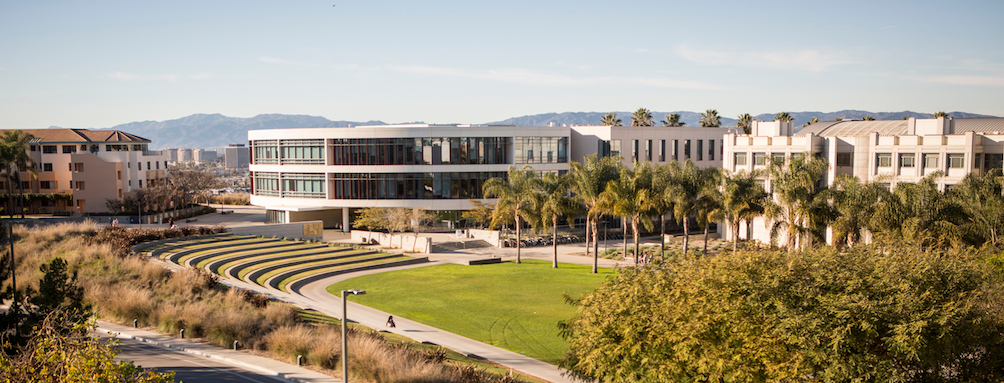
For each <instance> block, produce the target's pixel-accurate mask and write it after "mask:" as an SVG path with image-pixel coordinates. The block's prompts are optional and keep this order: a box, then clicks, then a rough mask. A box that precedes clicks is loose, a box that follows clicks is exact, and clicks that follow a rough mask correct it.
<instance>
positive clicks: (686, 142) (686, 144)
mask: <svg viewBox="0 0 1004 383" xmlns="http://www.w3.org/2000/svg"><path fill="white" fill-rule="evenodd" d="M683 157H684V158H686V159H688V160H689V159H690V140H684V141H683Z"/></svg>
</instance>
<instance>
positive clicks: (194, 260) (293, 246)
mask: <svg viewBox="0 0 1004 383" xmlns="http://www.w3.org/2000/svg"><path fill="white" fill-rule="evenodd" d="M305 247H306V246H305V245H304V244H303V243H297V242H291V243H284V244H281V245H276V246H271V247H266V248H265V249H266V250H264V252H260V251H257V250H259V249H258V248H255V249H247V250H246V249H238V250H236V251H233V252H229V253H228V252H226V251H224V250H225V249H222V250H218V251H212V252H209V253H207V254H199V255H196V256H194V257H191V258H188V259H187V260H185V261H184V263H185V266H189V265H191V266H196V267H197V266H198V264H199V263H200V262H202V261H203V260H206V259H211V258H214V257H219V256H224V255H227V254H236V255H241V254H247V253H248V252H249V251H250V252H251V253H252V254H262V255H265V254H276V253H283V252H289V251H296V250H297V248H305ZM305 250H306V249H305Z"/></svg>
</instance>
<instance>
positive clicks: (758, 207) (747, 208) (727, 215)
mask: <svg viewBox="0 0 1004 383" xmlns="http://www.w3.org/2000/svg"><path fill="white" fill-rule="evenodd" d="M761 173H762V172H760V171H754V172H752V173H749V172H746V171H740V172H738V173H731V174H728V175H726V176H725V183H724V185H723V190H722V213H723V216H724V217H723V218H724V219H725V221H726V222H727V223H728V224H729V226H730V227H731V228H732V251H737V250H739V224H740V223H742V222H743V221H745V222H746V226H747V227H748V226H749V225H751V224H752V221H753V219H754V218H756V217H759V216H761V215H763V214H764V211H765V209H766V207H767V204H769V203H770V200H769V198H770V196H769V195H768V194H767V191H765V190H764V189H763V186H762V185H760V184H759V183H757V178H758V177H760V175H761Z"/></svg>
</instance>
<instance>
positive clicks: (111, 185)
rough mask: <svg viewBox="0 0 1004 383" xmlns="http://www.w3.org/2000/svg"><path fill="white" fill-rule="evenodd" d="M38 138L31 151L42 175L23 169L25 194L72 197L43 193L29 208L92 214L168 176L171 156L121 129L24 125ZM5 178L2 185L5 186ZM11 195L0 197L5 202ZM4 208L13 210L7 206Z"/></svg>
mask: <svg viewBox="0 0 1004 383" xmlns="http://www.w3.org/2000/svg"><path fill="white" fill-rule="evenodd" d="M21 131H22V132H24V133H28V134H31V135H32V136H34V137H35V140H34V141H33V142H32V143H31V144H30V145H29V147H28V154H29V155H30V156H31V157H32V158H33V159H34V160H35V163H36V166H37V167H36V169H35V170H36V172H37V174H38V177H37V178H35V177H32V176H31V175H30V174H29V173H28V172H22V173H21V174H20V176H21V180H22V181H21V182H22V186H24V188H25V192H26V193H38V194H59V193H65V194H70V195H71V198H70V200H68V201H66V200H62V199H56V198H40V199H39V200H35V201H31V203H30V204H29V206H28V209H29V210H30V211H31V212H41V213H52V212H54V211H57V210H63V211H73V212H75V213H94V212H103V211H106V210H107V206H106V204H105V203H106V201H107V200H110V199H111V200H115V199H119V200H121V199H123V198H127V197H132V196H134V195H135V193H136V192H137V191H140V190H143V189H146V188H149V187H151V186H156V185H158V184H160V183H162V182H165V180H166V169H167V161H168V158H167V155H166V154H165V153H163V152H160V151H150V150H147V148H148V146H149V144H150V140H147V139H145V138H142V137H139V136H136V135H133V134H129V133H125V132H121V131H118V130H87V129H21ZM3 182H4V181H0V189H3V190H6V185H3ZM6 203H7V200H6V199H4V200H3V201H0V204H6ZM4 211H5V212H8V211H11V207H10V206H5V208H4Z"/></svg>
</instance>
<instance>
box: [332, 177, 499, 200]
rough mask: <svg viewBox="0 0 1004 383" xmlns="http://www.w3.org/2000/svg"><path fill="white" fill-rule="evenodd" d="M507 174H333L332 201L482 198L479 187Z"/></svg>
mask: <svg viewBox="0 0 1004 383" xmlns="http://www.w3.org/2000/svg"><path fill="white" fill-rule="evenodd" d="M507 175H508V173H506V172H442V173H332V174H331V175H330V176H331V181H332V185H333V186H332V190H333V192H334V193H333V194H334V195H333V196H332V198H334V199H469V198H483V197H482V192H481V187H482V185H484V183H485V181H487V180H489V179H491V178H503V179H504V178H506V176H507Z"/></svg>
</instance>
